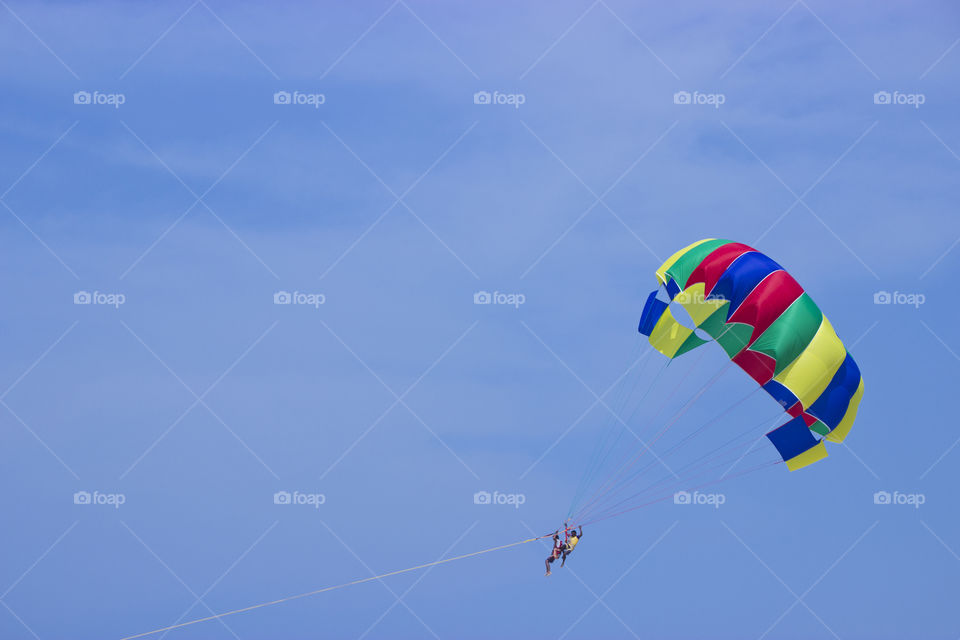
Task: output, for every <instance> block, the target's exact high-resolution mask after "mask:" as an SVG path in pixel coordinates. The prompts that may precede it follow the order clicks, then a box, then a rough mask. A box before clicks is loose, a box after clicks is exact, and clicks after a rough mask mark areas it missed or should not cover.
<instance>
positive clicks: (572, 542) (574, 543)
mask: <svg viewBox="0 0 960 640" xmlns="http://www.w3.org/2000/svg"><path fill="white" fill-rule="evenodd" d="M578 542H580V538H578V537H577V536H570V538H569V539H567V551H573V548H574V547H576V546H577V543H578Z"/></svg>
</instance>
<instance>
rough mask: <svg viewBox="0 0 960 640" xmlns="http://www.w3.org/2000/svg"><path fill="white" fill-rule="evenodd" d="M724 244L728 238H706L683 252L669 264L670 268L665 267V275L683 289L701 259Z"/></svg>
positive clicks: (728, 242)
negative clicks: (705, 240)
mask: <svg viewBox="0 0 960 640" xmlns="http://www.w3.org/2000/svg"><path fill="white" fill-rule="evenodd" d="M725 244H730V241H729V240H708V241H707V242H704V243H703V244H698V245H697V246H695V247H694V248H692V249H690V251H687V252H686V253H685V254H683V255H682V256H680V257H679V258H677V261H676V262H674V263H673V264H672V265H670V268H669V269H667V276H669V277H671V278H673V279H674V281H676V283H677V284H678V285H680V290H681V291H683V290H684V289H686V288H687V279H689V278H690V274H691V273H693V270H694V269H696V268H697V265H699V264H700V263H701V262H703V259H704V258H706V257H707V256H708V255H710V254H711V253H713V251H714V250H715V249H716V248H717V247H722V246H723V245H725Z"/></svg>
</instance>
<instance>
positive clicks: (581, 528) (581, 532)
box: [577, 526, 583, 538]
mask: <svg viewBox="0 0 960 640" xmlns="http://www.w3.org/2000/svg"><path fill="white" fill-rule="evenodd" d="M577 537H578V538H582V537H583V526H581V527H580V535H578V536H577Z"/></svg>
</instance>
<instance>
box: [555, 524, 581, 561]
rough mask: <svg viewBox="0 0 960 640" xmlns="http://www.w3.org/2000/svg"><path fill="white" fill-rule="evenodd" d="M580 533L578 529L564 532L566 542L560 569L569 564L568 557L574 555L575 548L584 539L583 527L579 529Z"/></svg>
mask: <svg viewBox="0 0 960 640" xmlns="http://www.w3.org/2000/svg"><path fill="white" fill-rule="evenodd" d="M579 529H580V530H579V532H578V531H577V529H567V530H566V531H565V532H564V536H565V537H566V541H565V542H564V545H563V558H562V559H561V560H560V567H561V568H562V567H563V565H564V564H566V562H567V556H569V555H570V554H571V553H573V550H574V548H576V546H577V543H578V542H580V538H582V537H583V526H582V525H581V526H580V527H579Z"/></svg>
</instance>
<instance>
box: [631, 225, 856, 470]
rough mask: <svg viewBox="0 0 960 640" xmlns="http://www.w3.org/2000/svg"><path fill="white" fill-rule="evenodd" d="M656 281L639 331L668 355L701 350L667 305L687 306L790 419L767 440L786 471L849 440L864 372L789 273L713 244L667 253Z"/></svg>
mask: <svg viewBox="0 0 960 640" xmlns="http://www.w3.org/2000/svg"><path fill="white" fill-rule="evenodd" d="M657 280H658V281H659V282H660V285H661V288H660V289H658V290H657V291H654V292H653V293H651V294H650V296H649V297H648V298H647V303H646V305H645V307H644V309H643V315H642V317H641V320H640V333H642V334H643V335H646V336H649V338H650V344H651V345H652V346H653V347H654V348H655V349H656V350H657V351H659V352H660V353H662V354H664V355H665V356H667V357H668V358H676V357H677V356H679V355H681V354H684V353H686V352H687V351H690V350H691V349H694V348H696V347H698V346H700V345H702V344H705V343H706V342H708V340H705V339H702V338H700V337H699V336H698V335H697V331H695V329H693V328H689V327H686V326H684V325H682V324H681V323H680V322H678V321H677V319H676V318H675V317H674V314H673V313H672V311H671V307H670V303H671V302H673V303H676V304H678V305H680V306H681V307H682V308H683V309H684V310H686V312H687V313H689V315H690V318H691V319H692V320H693V324H694V325H696V329H698V330H701V331H702V333H704V334H706V335H708V336H710V337H711V338H712V339H713V340H714V341H716V342H717V343H718V344H719V345H720V346H721V347H722V348H723V349H724V351H726V353H727V355H728V356H730V359H731V360H732V361H733V362H734V363H735V364H737V365H738V366H739V367H740V368H741V369H743V370H744V371H746V372H747V373H748V374H749V375H750V377H752V378H753V379H754V380H755V381H756V382H757V384H759V385H761V386H762V387H763V388H764V390H765V391H766V392H767V393H769V394H770V395H771V396H773V398H774V400H776V401H777V402H778V403H780V405H781V406H783V408H784V410H785V411H786V412H787V414H789V415H790V416H791V417H792V419H791V420H789V421H788V422H786V423H784V424H783V425H781V426H779V427H777V428H776V429H774V430H773V431H771V432H770V433H768V434H767V437H768V438H769V439H770V441H771V442H772V443H773V445H774V446H775V447H776V448H777V451H778V452H779V453H780V455H781V456H782V457H783V460H784V462H786V465H787V468H788V469H790V470H791V471H793V470H795V469H799V468H801V467H805V466H807V465H809V464H812V463H814V462H816V461H818V460H822V459H823V458H825V457H826V456H827V451H826V447H825V446H824V444H823V439H826V440H829V441H831V442H843V439H844V438H845V437H846V436H847V433H849V431H850V427H851V426H852V425H853V421H854V419H855V418H856V415H857V408H858V406H859V405H860V399H861V397H862V396H863V378H862V377H861V376H860V369H859V368H858V367H857V363H856V362H854V360H853V357H852V356H851V355H850V354H849V353H847V349H846V347H844V346H843V343H842V342H841V341H840V338H838V337H837V334H836V332H835V331H834V330H833V326H832V325H831V324H830V322H829V321H828V320H827V317H826V316H825V315H823V313H822V312H821V311H820V309H819V307H817V305H816V304H814V302H813V300H812V299H811V298H810V296H808V295H807V294H806V293H805V292H804V290H803V287H801V286H800V285H799V284H797V281H796V280H794V279H793V278H792V277H791V276H790V274H788V273H787V272H786V271H784V270H783V267H781V266H780V265H779V264H777V263H776V262H774V261H773V260H771V259H770V258H768V257H767V256H765V255H764V254H762V253H760V252H759V251H757V250H756V249H753V248H751V247H748V246H747V245H745V244H740V243H738V242H731V241H729V240H716V239H707V240H701V241H699V242H695V243H693V244H691V245H690V246H689V247H686V248H685V249H681V250H680V251H678V252H677V253H675V254H673V255H672V256H670V258H669V259H668V260H667V261H666V262H664V263H663V265H662V266H661V267H660V268H659V269H657ZM814 434H819V435H820V436H823V438H822V439H820V438H817V437H816V436H815V435H814Z"/></svg>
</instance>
